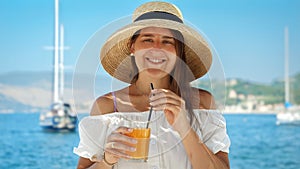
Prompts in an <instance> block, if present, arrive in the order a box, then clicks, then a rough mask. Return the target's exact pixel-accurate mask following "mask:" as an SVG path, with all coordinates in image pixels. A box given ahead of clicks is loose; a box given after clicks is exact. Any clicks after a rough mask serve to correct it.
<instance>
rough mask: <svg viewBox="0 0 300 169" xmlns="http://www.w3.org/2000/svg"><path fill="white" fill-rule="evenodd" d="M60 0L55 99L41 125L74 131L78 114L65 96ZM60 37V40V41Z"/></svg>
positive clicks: (49, 128)
mask: <svg viewBox="0 0 300 169" xmlns="http://www.w3.org/2000/svg"><path fill="white" fill-rule="evenodd" d="M58 3H59V2H58V0H55V24H54V26H55V32H54V33H55V38H54V39H55V41H54V66H53V68H54V71H53V73H54V75H53V77H54V78H53V101H52V104H51V106H50V110H49V111H48V112H42V113H41V114H40V126H41V127H42V128H43V129H46V130H52V131H74V130H75V129H76V125H77V115H76V113H75V112H74V111H73V110H72V108H71V105H70V104H69V103H65V102H64V99H63V96H64V64H63V60H64V28H63V26H62V25H61V26H60V36H59V29H58ZM59 39H60V41H59Z"/></svg>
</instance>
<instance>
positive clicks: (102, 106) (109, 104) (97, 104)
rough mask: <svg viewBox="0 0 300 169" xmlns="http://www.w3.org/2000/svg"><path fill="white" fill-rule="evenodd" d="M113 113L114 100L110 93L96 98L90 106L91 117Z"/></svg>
mask: <svg viewBox="0 0 300 169" xmlns="http://www.w3.org/2000/svg"><path fill="white" fill-rule="evenodd" d="M112 112H114V100H113V95H112V93H107V94H105V95H103V96H100V97H98V98H97V99H96V100H95V101H94V103H93V106H92V110H91V112H90V115H91V116H96V115H102V114H107V113H112Z"/></svg>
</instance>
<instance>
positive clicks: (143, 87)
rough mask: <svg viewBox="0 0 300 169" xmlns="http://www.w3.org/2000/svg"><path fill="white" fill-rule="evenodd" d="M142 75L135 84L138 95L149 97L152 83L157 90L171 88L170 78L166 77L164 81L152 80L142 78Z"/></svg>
mask: <svg viewBox="0 0 300 169" xmlns="http://www.w3.org/2000/svg"><path fill="white" fill-rule="evenodd" d="M140 75H141V74H140ZM140 75H139V78H138V80H137V81H136V82H135V84H134V86H135V87H136V94H138V95H149V94H150V90H151V86H150V84H151V83H152V84H153V87H154V88H155V89H169V87H170V76H166V77H164V78H162V79H151V78H149V77H141V76H140Z"/></svg>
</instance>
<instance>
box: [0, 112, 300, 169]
mask: <svg viewBox="0 0 300 169" xmlns="http://www.w3.org/2000/svg"><path fill="white" fill-rule="evenodd" d="M84 116H85V115H80V116H79V119H82V117H84ZM224 117H225V119H226V122H227V130H228V134H229V137H230V139H231V147H230V153H229V159H230V166H231V169H300V126H295V125H280V126H278V125H276V116H275V115H274V114H224ZM78 142H79V136H78V131H75V132H71V133H55V132H45V131H43V130H42V129H41V128H40V126H39V114H38V113H29V114H28V113H12V114H0V169H45V168H47V169H74V168H76V165H77V161H78V156H77V155H75V154H73V148H74V147H76V146H77V144H78Z"/></svg>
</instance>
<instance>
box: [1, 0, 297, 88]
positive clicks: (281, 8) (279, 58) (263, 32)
mask: <svg viewBox="0 0 300 169" xmlns="http://www.w3.org/2000/svg"><path fill="white" fill-rule="evenodd" d="M144 2H147V1H145V0H109V1H100V0H60V23H61V24H64V28H65V45H66V46H69V47H70V49H69V50H67V51H66V52H65V64H66V65H67V66H68V67H69V71H72V68H74V65H75V63H76V60H77V58H78V56H79V54H80V51H81V49H82V48H83V46H84V44H85V43H86V42H87V40H88V39H89V38H90V37H91V36H92V35H93V34H94V33H95V32H96V31H97V30H99V29H100V28H101V27H103V26H105V25H106V24H108V23H110V22H111V21H112V20H116V19H118V18H121V17H124V16H128V15H131V14H132V11H133V10H134V9H135V8H136V7H137V6H138V5H140V4H142V3H144ZM167 2H171V3H174V4H176V5H177V6H178V7H179V8H180V9H181V11H182V13H183V16H184V18H185V19H186V20H187V21H188V22H191V23H192V24H193V25H194V26H196V27H197V28H198V29H199V30H201V31H202V32H204V33H205V34H206V36H207V37H208V38H209V40H210V41H211V43H212V44H213V45H214V46H215V48H216V50H217V52H218V54H219V58H220V61H221V63H222V64H223V69H224V72H225V75H226V77H227V78H236V77H237V78H242V79H248V80H252V81H257V82H263V83H265V82H271V81H272V80H274V79H277V78H282V77H283V75H284V58H283V57H284V27H285V26H288V28H289V35H290V36H289V44H290V45H289V47H290V48H289V53H290V74H291V75H293V74H295V73H297V72H300V66H299V64H300V10H299V9H300V1H299V0H197V1H196V0H189V1H187V0H169V1H167ZM0 22H1V27H0V32H1V38H0V46H1V54H0V73H6V72H11V71H47V70H48V71H50V70H51V69H52V59H53V58H52V57H53V53H52V52H51V51H49V50H45V49H44V46H52V45H53V36H54V30H53V29H54V0H1V1H0Z"/></svg>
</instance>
